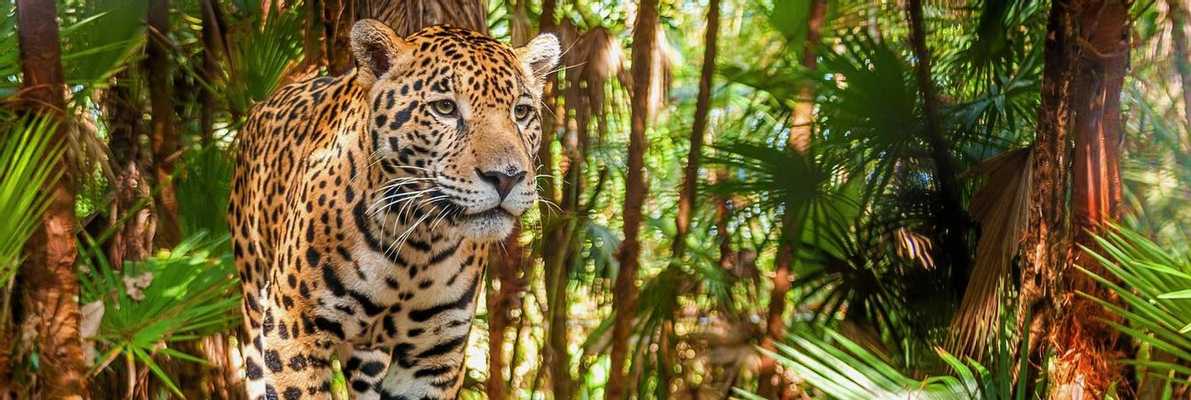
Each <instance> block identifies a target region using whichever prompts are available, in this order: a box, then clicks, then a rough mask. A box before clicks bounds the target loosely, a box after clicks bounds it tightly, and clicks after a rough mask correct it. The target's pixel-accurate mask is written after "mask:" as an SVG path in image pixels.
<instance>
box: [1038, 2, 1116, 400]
mask: <svg viewBox="0 0 1191 400" xmlns="http://www.w3.org/2000/svg"><path fill="white" fill-rule="evenodd" d="M1129 6H1130V4H1129V3H1128V2H1126V1H1120V0H1084V1H1079V0H1066V1H1057V2H1055V3H1054V4H1053V5H1052V6H1051V12H1050V17H1049V18H1050V20H1049V23H1048V27H1047V30H1048V33H1047V40H1046V45H1045V46H1046V47H1045V50H1044V57H1045V66H1044V70H1043V83H1042V105H1041V108H1040V110H1039V125H1038V132H1037V137H1036V138H1035V149H1034V160H1035V163H1034V166H1033V168H1034V171H1033V182H1032V184H1033V187H1034V193H1033V194H1032V196H1031V210H1030V225H1029V226H1030V229H1029V230H1028V231H1027V232H1026V238H1025V241H1024V244H1023V252H1024V253H1025V254H1024V257H1023V258H1024V260H1025V268H1023V270H1022V284H1021V287H1022V289H1021V300H1020V304H1021V305H1020V307H1021V308H1020V309H1019V313H1018V319H1019V321H1021V322H1020V326H1022V327H1028V326H1045V327H1046V328H1045V329H1047V330H1046V331H1044V332H1043V333H1044V336H1042V337H1041V338H1040V342H1039V343H1031V349H1032V351H1031V355H1032V356H1033V357H1038V356H1039V354H1041V353H1043V352H1044V351H1045V350H1044V349H1047V348H1048V349H1049V350H1050V351H1051V352H1053V353H1054V354H1056V355H1057V357H1056V359H1055V360H1054V362H1053V367H1052V368H1051V371H1050V373H1049V379H1050V380H1051V382H1052V383H1051V384H1050V388H1051V389H1050V393H1049V397H1050V398H1052V399H1068V398H1078V397H1083V398H1100V397H1103V396H1105V395H1106V394H1107V392H1108V391H1109V389H1110V388H1111V387H1113V386H1112V385H1114V384H1115V385H1117V387H1118V391H1121V392H1123V393H1126V394H1127V393H1129V390H1130V389H1129V387H1130V386H1131V383H1130V382H1129V381H1128V380H1126V378H1127V376H1126V375H1125V374H1124V373H1123V370H1122V366H1121V365H1119V364H1118V363H1116V362H1115V361H1113V360H1116V359H1119V358H1122V357H1127V356H1126V355H1124V354H1120V350H1119V347H1121V346H1122V345H1124V343H1120V342H1118V340H1117V339H1118V335H1117V333H1116V331H1115V330H1114V329H1112V328H1111V327H1110V326H1108V325H1106V324H1104V323H1103V322H1102V321H1103V320H1105V319H1116V318H1118V317H1115V316H1113V315H1112V314H1111V313H1109V312H1107V310H1105V309H1103V308H1102V307H1100V306H1099V305H1096V304H1095V303H1093V302H1091V301H1088V300H1087V299H1085V298H1083V297H1081V296H1080V295H1078V294H1077V293H1078V292H1084V293H1088V294H1091V295H1093V296H1096V297H1099V298H1106V299H1110V300H1111V299H1112V297H1110V293H1109V292H1108V291H1106V290H1105V289H1104V288H1102V287H1100V286H1099V285H1097V284H1095V282H1094V281H1092V280H1091V279H1089V278H1088V277H1087V275H1085V274H1083V273H1081V272H1079V271H1077V270H1074V269H1071V268H1070V266H1071V265H1072V264H1078V265H1080V266H1081V267H1084V268H1088V269H1090V270H1091V271H1093V272H1098V273H1101V275H1103V273H1102V272H1103V271H1102V268H1101V267H1100V266H1099V265H1098V264H1097V263H1096V262H1095V260H1093V259H1092V258H1091V257H1089V256H1088V255H1087V254H1086V253H1085V252H1083V251H1082V250H1081V249H1079V248H1078V247H1077V246H1076V245H1084V246H1089V247H1092V248H1095V247H1094V246H1095V244H1094V243H1093V242H1092V240H1091V236H1090V235H1091V233H1092V232H1095V231H1098V230H1103V229H1105V225H1104V224H1105V223H1107V222H1111V221H1113V220H1115V219H1116V218H1117V217H1118V215H1119V213H1120V207H1119V204H1120V195H1121V186H1120V170H1119V157H1120V145H1121V141H1122V139H1123V131H1122V124H1121V113H1120V93H1121V86H1122V85H1123V82H1124V75H1125V72H1126V69H1127V66H1128V56H1129V12H1128V10H1129ZM1068 185H1071V186H1070V188H1071V195H1070V206H1071V211H1070V212H1071V214H1069V217H1068V214H1066V213H1067V209H1066V208H1065V207H1066V204H1067V203H1066V200H1067V199H1066V188H1068ZM1065 220H1069V221H1070V225H1067V224H1065V222H1064V221H1065ZM1027 312H1028V313H1031V315H1033V316H1034V318H1033V322H1029V321H1025V318H1024V316H1025V315H1027ZM1027 324H1028V325H1027ZM1039 344H1042V346H1039ZM1125 397H1129V396H1125Z"/></svg>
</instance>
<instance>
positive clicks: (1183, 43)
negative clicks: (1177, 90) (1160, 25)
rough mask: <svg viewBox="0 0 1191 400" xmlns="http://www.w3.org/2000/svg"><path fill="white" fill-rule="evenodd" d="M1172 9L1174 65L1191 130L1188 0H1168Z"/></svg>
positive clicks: (1184, 114) (1190, 62)
mask: <svg viewBox="0 0 1191 400" xmlns="http://www.w3.org/2000/svg"><path fill="white" fill-rule="evenodd" d="M1166 3H1167V4H1168V6H1169V9H1170V25H1171V32H1170V38H1171V42H1173V45H1174V66H1175V70H1177V71H1178V72H1179V81H1180V82H1182V84H1183V118H1184V122H1185V123H1186V127H1187V129H1188V130H1191V58H1188V57H1191V54H1188V53H1187V24H1188V22H1189V21H1188V20H1189V19H1191V18H1188V11H1187V0H1167V2H1166Z"/></svg>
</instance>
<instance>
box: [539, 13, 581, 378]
mask: <svg viewBox="0 0 1191 400" xmlns="http://www.w3.org/2000/svg"><path fill="white" fill-rule="evenodd" d="M557 7H558V5H557V3H556V2H555V0H543V1H542V14H541V16H540V18H539V20H538V21H539V22H538V27H539V31H540V32H541V33H554V34H555V35H558V34H559V25H558V21H557V19H556V16H555V13H556V12H557ZM560 39H562V38H560ZM563 46H564V48H565V47H566V45H565V44H564V45H563ZM560 82H561V80H560V79H559V74H558V73H552V74H550V75H549V76H548V77H547V83H546V88H545V90H544V92H543V93H542V104H543V110H542V114H541V116H542V143H541V145H540V147H539V148H538V159H539V160H540V162H541V171H542V172H541V174H543V176H542V179H540V182H541V185H542V187H541V190H540V192H541V196H542V199H543V201H541V202H539V204H540V205H539V210H540V211H541V215H542V227H543V231H542V232H541V238H542V243H543V244H544V245H543V246H542V252H541V253H542V265H543V268H544V273H545V280H546V282H545V289H546V319H547V325H546V348H547V349H548V350H547V351H544V352H543V354H542V357H543V363H544V364H545V366H546V371H547V372H548V373H549V377H550V380H549V384H550V389H551V391H552V392H553V396H554V397H553V398H554V399H555V400H569V399H571V398H572V397H573V396H574V388H575V384H574V383H573V381H574V379H573V376H572V374H571V355H570V352H569V351H568V344H569V342H570V341H569V332H568V329H569V327H568V326H567V325H568V321H569V317H570V316H569V315H567V305H568V304H569V302H570V301H569V300H568V296H567V295H568V293H567V284H568V282H569V278H570V268H569V267H570V265H569V263H567V254H568V253H569V252H570V250H569V247H571V243H572V234H573V232H574V227H575V222H576V221H575V219H574V218H573V214H567V213H568V210H567V209H565V208H564V207H567V206H568V205H569V204H570V203H568V202H566V201H564V200H563V198H562V197H560V196H559V194H558V193H557V192H558V190H557V188H558V185H557V179H556V177H555V176H554V175H553V173H554V170H555V163H556V160H555V159H554V154H553V150H552V149H553V146H554V143H555V141H556V140H558V134H557V131H558V128H559V126H560V121H559V118H560V116H562V115H565V114H564V113H565V112H564V111H563V108H562V105H561V104H560V101H559V100H560V98H561V96H559V95H558V94H559V85H560ZM564 192H565V190H564ZM559 203H562V204H559ZM551 204H556V205H557V207H558V209H557V210H556V209H554V208H552V206H551ZM569 211H572V212H573V211H574V210H573V209H572V210H569ZM560 214H564V215H560Z"/></svg>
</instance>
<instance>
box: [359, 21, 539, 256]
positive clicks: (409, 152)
mask: <svg viewBox="0 0 1191 400" xmlns="http://www.w3.org/2000/svg"><path fill="white" fill-rule="evenodd" d="M351 42H352V43H351V44H352V51H353V53H354V54H355V57H356V62H357V66H358V68H357V74H358V78H359V79H361V81H362V82H364V83H365V84H366V85H370V87H371V89H370V90H369V101H370V104H369V107H370V112H371V115H370V118H369V122H368V124H369V126H368V134H369V135H370V136H371V143H372V147H373V148H372V151H373V155H372V157H373V160H378V161H377V163H378V165H379V166H380V167H381V168H382V170H383V171H384V175H385V178H386V180H385V187H384V188H376V189H379V190H380V192H382V193H383V194H384V195H383V197H382V198H386V199H387V200H386V204H387V205H388V206H389V207H406V208H407V209H418V210H422V211H421V212H419V213H417V215H416V216H415V217H414V218H413V219H414V221H413V222H414V223H416V221H417V220H419V219H423V220H424V221H436V220H445V221H447V224H448V225H449V226H452V227H454V228H455V229H457V230H458V232H459V233H460V234H462V235H463V236H466V237H469V238H471V239H473V240H477V241H481V242H491V241H497V240H502V239H503V238H505V237H506V236H508V234H509V233H510V232H511V231H512V228H513V225H514V223H515V219H516V218H517V217H519V216H520V215H521V214H522V213H524V212H525V211H526V210H527V209H529V208H530V207H531V206H532V205H533V204H534V202H535V201H537V184H536V179H535V176H536V175H535V170H536V168H535V167H536V165H535V161H536V154H537V152H536V151H537V150H536V149H537V148H538V145H539V143H540V141H541V138H542V126H541V116H540V113H541V110H540V104H541V101H540V99H541V95H542V87H543V85H544V84H545V78H546V76H547V74H548V73H549V72H550V71H551V70H553V69H554V68H555V65H556V64H557V63H558V57H559V46H558V40H557V39H556V38H555V37H554V36H553V35H550V34H543V35H539V36H538V37H536V38H534V39H533V40H531V41H530V42H529V44H527V45H526V46H524V47H521V48H516V49H513V48H510V47H509V46H507V45H505V44H503V43H500V42H498V41H496V40H493V39H492V38H490V37H488V36H485V35H483V34H480V33H476V32H473V31H469V30H466V29H460V28H453V27H446V26H433V27H429V28H426V29H423V30H422V31H420V32H417V33H415V34H413V35H411V36H409V37H408V38H405V39H402V38H400V37H398V36H397V34H396V33H394V32H393V30H392V29H390V28H389V27H388V26H386V25H385V24H383V23H381V22H379V21H376V20H363V21H360V22H357V23H356V25H355V27H354V28H353V29H352V35H351ZM547 112H549V111H547ZM403 203H407V204H403Z"/></svg>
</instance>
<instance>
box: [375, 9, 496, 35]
mask: <svg viewBox="0 0 1191 400" xmlns="http://www.w3.org/2000/svg"><path fill="white" fill-rule="evenodd" d="M364 3H365V4H364V5H363V6H362V7H363V9H362V10H361V11H362V12H363V13H362V16H364V17H367V18H374V19H377V20H380V21H382V22H384V23H385V24H387V25H389V26H391V27H393V30H394V31H396V32H397V34H398V35H401V36H408V35H411V34H413V33H414V32H417V31H419V30H421V29H422V28H424V27H427V26H431V25H439V24H448V25H454V26H457V27H460V28H467V29H471V30H473V31H476V32H483V33H487V32H488V1H487V0H368V1H366V2H364Z"/></svg>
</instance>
